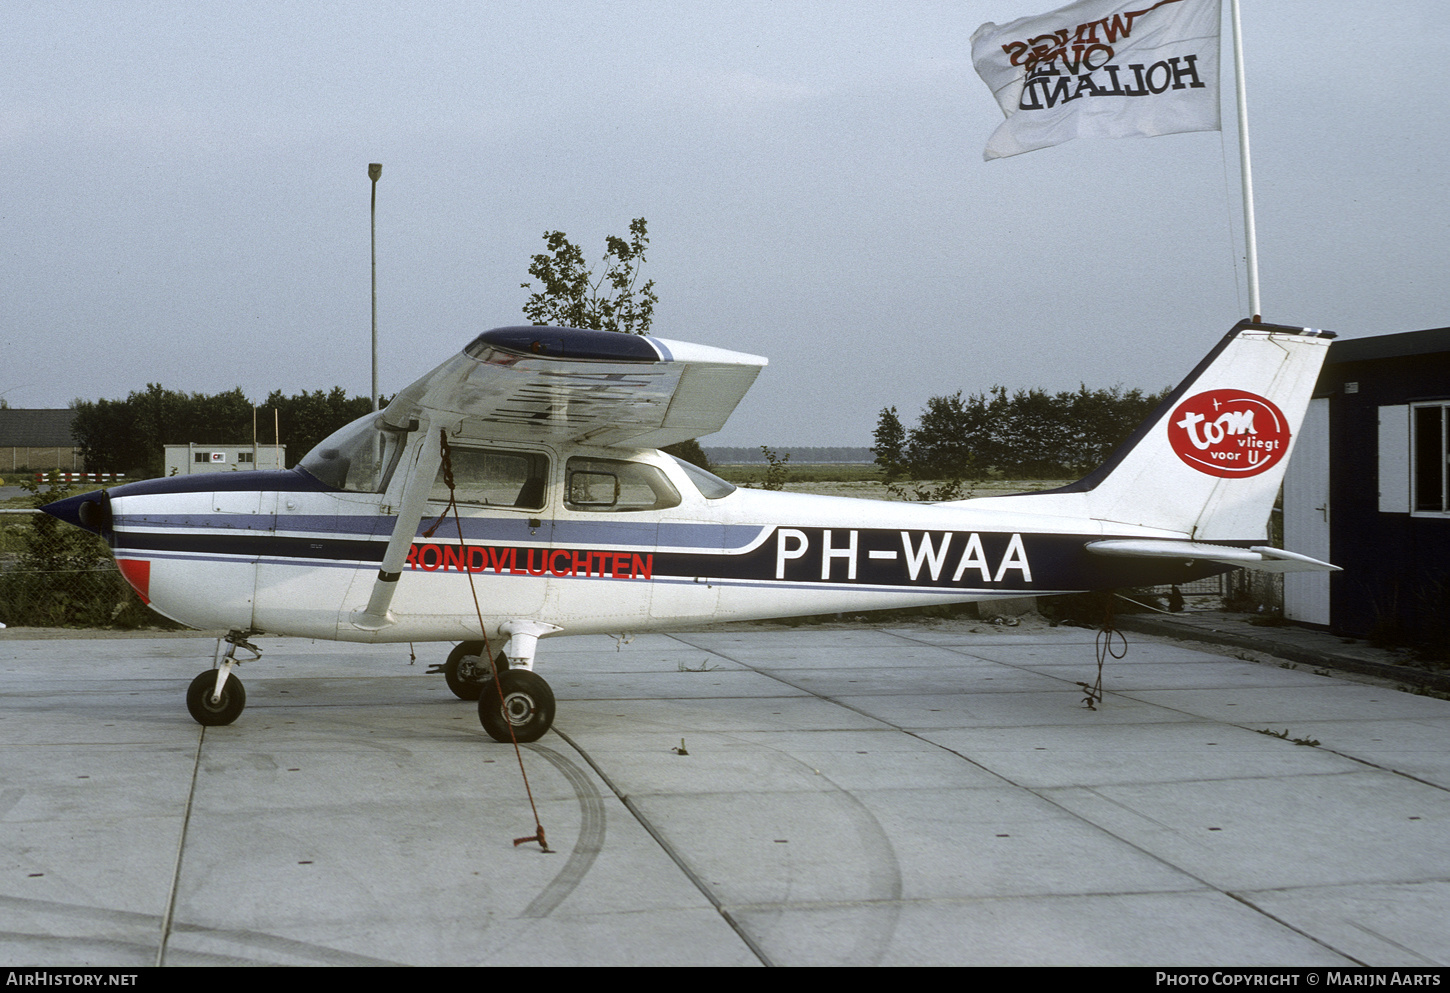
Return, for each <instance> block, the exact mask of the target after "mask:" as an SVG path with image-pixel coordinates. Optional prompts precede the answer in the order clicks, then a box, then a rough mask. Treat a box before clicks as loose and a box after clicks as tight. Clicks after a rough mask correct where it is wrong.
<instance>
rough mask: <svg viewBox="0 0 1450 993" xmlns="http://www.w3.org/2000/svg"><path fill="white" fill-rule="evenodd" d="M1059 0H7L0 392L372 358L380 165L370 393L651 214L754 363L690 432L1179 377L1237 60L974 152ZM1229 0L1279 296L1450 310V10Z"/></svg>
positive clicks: (308, 373)
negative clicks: (539, 260)
mask: <svg viewBox="0 0 1450 993" xmlns="http://www.w3.org/2000/svg"><path fill="white" fill-rule="evenodd" d="M1054 6H1060V4H1057V3H1054V2H1052V0H1048V2H1044V3H1038V2H1030V0H1028V2H1024V0H958V2H954V3H933V2H913V0H888V2H883V3H871V2H848V0H836V2H827V3H806V2H788V0H787V2H773V3H741V2H734V3H731V4H728V5H727V4H723V3H690V2H682V0H671V2H658V3H655V2H644V0H639V2H605V0H594V2H584V0H580V2H567V0H529V2H527V3H507V2H491V3H484V2H469V3H443V2H428V3H366V2H348V3H320V2H313V3H308V2H286V3H248V4H210V3H201V2H169V3H140V2H126V3H119V2H118V3H105V2H97V0H91V2H83V3H64V2H54V0H48V2H44V3H33V4H32V3H24V2H18V0H9V2H7V3H6V4H5V15H6V17H5V19H6V30H5V32H4V34H3V37H0V167H3V180H0V183H3V187H0V188H3V190H4V193H3V197H0V232H3V237H0V250H3V253H4V255H3V265H0V396H3V397H4V398H5V399H6V400H7V401H8V402H9V403H10V404H11V405H12V406H16V407H50V406H64V405H65V404H67V403H68V402H69V401H70V400H72V399H73V398H76V397H82V398H90V399H94V398H98V397H123V396H125V395H126V394H127V393H128V392H129V391H131V390H133V389H140V388H143V387H144V386H145V384H146V383H147V382H160V383H162V384H164V385H165V386H167V387H170V388H173V389H181V390H187V391H202V392H215V391H218V390H225V389H230V388H232V387H234V386H240V387H241V388H242V389H243V390H244V391H246V392H247V394H248V395H249V396H251V397H253V398H254V399H261V398H262V397H263V396H264V395H265V394H266V393H267V392H269V391H270V390H273V389H281V390H283V391H285V392H287V393H289V394H290V393H294V392H296V391H298V390H312V389H319V388H321V389H327V388H330V387H332V386H334V385H339V384H340V385H342V386H344V387H345V388H347V389H348V390H349V391H350V392H356V393H366V392H367V388H368V379H369V369H370V366H369V352H368V336H369V328H370V310H369V307H370V293H369V282H368V193H369V182H368V178H367V164H368V163H369V162H374V161H377V162H382V163H383V164H384V169H383V177H382V180H381V182H380V183H379V184H378V242H379V247H378V268H379V326H380V336H381V338H382V342H383V344H382V349H381V353H382V366H383V372H382V382H381V388H382V390H383V391H384V392H389V393H390V392H393V391H396V390H397V389H399V388H401V387H402V386H404V385H406V384H407V383H408V382H410V381H411V380H413V379H415V378H416V377H417V376H419V375H421V374H422V373H423V372H425V371H427V370H428V369H429V368H431V367H432V366H433V365H435V364H436V363H438V362H440V361H442V359H443V358H445V357H446V356H447V355H449V354H451V353H452V352H455V351H457V350H458V348H460V347H461V346H462V345H463V344H464V343H466V342H467V341H468V340H469V339H470V338H472V337H473V336H474V335H475V334H477V333H478V332H479V331H481V330H484V329H487V328H489V327H494V326H498V325H501V324H512V323H521V322H522V316H521V309H520V308H521V307H522V304H523V302H524V299H525V297H526V296H527V292H526V291H525V290H522V289H520V288H519V284H520V283H521V282H523V281H524V280H526V279H527V278H528V274H527V269H528V261H529V257H530V256H531V255H532V254H533V253H535V252H537V251H540V250H541V249H542V245H543V242H542V237H541V236H542V234H543V233H544V232H545V231H547V230H553V229H562V230H564V231H566V232H568V233H569V234H570V236H571V237H573V238H574V239H575V240H576V241H577V242H579V243H581V244H582V245H583V247H584V248H585V249H586V251H587V253H588V255H589V256H590V257H591V258H593V259H596V260H597V259H598V257H599V256H600V255H601V254H602V252H603V242H604V237H605V236H606V235H607V234H623V233H625V231H626V230H627V227H628V224H629V220H630V218H632V217H638V216H643V217H646V218H648V220H649V230H650V235H651V244H650V255H649V263H648V265H647V267H646V274H647V275H648V276H649V277H652V278H653V279H655V280H656V283H657V287H658V292H659V295H660V307H659V310H658V312H657V315H656V320H655V327H654V331H655V333H656V334H658V335H660V336H662V337H671V338H679V339H684V340H687V341H699V342H703V343H706V344H711V345H717V346H721V347H725V348H733V349H739V350H742V351H748V352H755V353H759V354H763V355H766V356H769V358H770V360H771V365H770V367H769V368H768V369H767V370H766V371H765V372H764V373H763V374H762V376H761V378H760V380H759V381H758V382H757V384H756V386H755V388H754V389H753V390H752V392H751V393H750V395H749V396H747V398H746V400H745V401H744V403H743V404H742V405H741V408H740V409H739V410H738V411H737V413H736V416H735V418H734V419H733V420H732V421H731V423H730V424H729V425H728V426H727V427H726V429H725V430H724V431H723V432H721V433H719V434H717V435H714V436H711V438H709V439H707V440H706V444H711V443H714V444H739V445H754V444H760V443H771V444H775V445H778V446H785V447H787V448H788V447H789V446H790V445H833V444H869V441H870V435H871V430H872V428H873V426H874V424H875V421H876V416H877V413H878V411H879V410H880V409H881V407H883V406H885V405H888V404H894V405H896V406H897V407H898V408H900V410H901V412H902V414H903V415H904V417H905V418H906V419H908V420H914V417H915V414H916V412H917V411H918V410H919V409H920V407H921V404H922V403H923V402H924V400H925V399H926V398H927V397H928V396H931V395H933V394H940V393H949V392H953V391H955V390H958V389H964V390H967V391H969V392H975V391H978V390H983V389H986V388H988V387H990V386H991V385H992V384H994V383H1002V384H1004V385H1006V386H1008V387H1012V388H1017V387H1027V386H1043V387H1047V388H1049V389H1064V388H1073V387H1076V386H1077V384H1078V383H1079V382H1083V383H1086V384H1087V385H1088V386H1090V387H1098V386H1111V385H1114V384H1123V385H1126V386H1142V387H1145V388H1158V387H1161V386H1165V385H1168V384H1170V383H1172V382H1176V381H1177V379H1178V378H1180V377H1181V376H1182V375H1183V374H1184V373H1185V372H1186V371H1187V370H1188V369H1189V368H1190V367H1191V366H1192V365H1193V363H1194V362H1195V361H1196V360H1197V359H1198V358H1199V356H1200V355H1201V354H1202V353H1203V352H1205V351H1206V350H1207V349H1208V348H1209V347H1210V346H1211V345H1212V343H1213V342H1214V341H1215V340H1217V338H1218V337H1219V336H1220V335H1221V334H1222V333H1223V332H1224V331H1225V330H1227V328H1228V327H1229V326H1230V325H1232V324H1233V322H1234V321H1235V320H1237V319H1238V318H1240V317H1242V316H1246V311H1247V306H1248V304H1247V299H1246V298H1247V292H1246V290H1245V288H1244V285H1245V276H1244V265H1243V261H1242V254H1243V248H1242V246H1243V241H1242V233H1241V227H1242V221H1241V214H1240V207H1239V199H1238V197H1239V194H1238V189H1239V187H1238V164H1237V161H1238V160H1237V156H1238V151H1237V140H1236V136H1235V134H1234V131H1233V127H1234V124H1233V121H1234V118H1233V115H1232V92H1231V90H1228V89H1226V92H1225V93H1224V94H1223V101H1224V104H1225V108H1226V113H1225V127H1226V128H1227V129H1228V130H1227V131H1226V132H1225V133H1223V134H1219V133H1196V134H1182V135H1172V136H1167V137H1161V138H1152V139H1132V140H1122V141H1103V140H1092V141H1078V142H1073V143H1069V144H1067V145H1062V146H1058V147H1056V148H1050V149H1045V150H1042V151H1037V152H1032V153H1029V154H1026V155H1021V156H1017V157H1014V158H1010V159H1004V160H998V161H994V162H990V163H985V162H983V161H982V149H983V146H984V145H985V143H986V141H987V138H988V136H989V135H990V134H991V132H992V130H993V129H994V128H995V127H996V126H997V124H998V123H1000V121H1001V113H1000V111H998V109H997V107H996V104H995V103H994V101H993V100H992V97H991V94H990V92H989V91H988V90H987V88H986V86H985V85H983V83H982V82H981V81H980V79H978V77H977V76H976V73H975V72H974V70H973V69H972V65H971V58H970V44H969V39H970V37H971V34H972V32H973V31H974V30H975V29H976V28H977V27H978V26H979V25H980V24H981V23H983V22H984V21H995V22H997V23H999V24H1002V23H1005V22H1007V21H1009V20H1012V19H1014V18H1017V17H1023V16H1027V15H1032V14H1041V13H1045V12H1047V10H1049V9H1050V8H1052V7H1054ZM1244 7H1245V10H1244V15H1243V18H1244V34H1245V45H1246V49H1247V58H1248V73H1247V75H1248V81H1249V117H1250V124H1251V127H1252V142H1253V153H1254V178H1255V186H1256V193H1257V197H1258V227H1259V239H1260V246H1259V255H1260V268H1261V277H1262V293H1263V308H1264V316H1265V318H1266V319H1267V320H1270V321H1276V322H1280V323H1289V324H1304V325H1310V326H1315V327H1323V328H1329V329H1332V330H1335V331H1338V332H1340V333H1341V334H1343V335H1346V336H1362V335H1370V334H1384V333H1391V332H1396V331H1406V330H1415V329H1419V328H1426V327H1441V326H1444V325H1447V324H1450V304H1447V302H1446V299H1445V296H1446V295H1445V285H1446V270H1447V266H1446V256H1447V235H1450V195H1447V194H1450V189H1447V187H1450V182H1447V176H1450V170H1447V168H1446V166H1445V163H1446V162H1447V161H1450V101H1447V100H1446V97H1445V94H1446V93H1447V90H1450V87H1447V83H1450V71H1447V68H1446V60H1445V55H1446V53H1447V52H1450V44H1447V43H1450V28H1447V19H1446V17H1445V16H1444V7H1443V5H1442V4H1440V3H1438V2H1432V0H1384V2H1381V3H1377V4H1374V5H1368V6H1367V5H1365V4H1363V3H1357V2H1350V0H1319V2H1316V3H1314V4H1312V5H1311V4H1297V3H1295V4H1285V3H1268V2H1262V0H1245V3H1244ZM1310 11H1312V14H1311V13H1309V12H1310ZM1367 11H1370V12H1372V13H1367ZM1225 25H1227V0H1225ZM1224 52H1225V55H1224V59H1225V62H1224V66H1225V77H1226V78H1227V77H1228V69H1229V61H1228V60H1229V46H1228V44H1227V38H1225V46H1224ZM283 440H284V441H285V440H286V439H285V438H284V439H283Z"/></svg>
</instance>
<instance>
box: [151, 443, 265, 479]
mask: <svg viewBox="0 0 1450 993" xmlns="http://www.w3.org/2000/svg"><path fill="white" fill-rule="evenodd" d="M286 463H287V446H286V445H197V444H190V445H167V446H166V475H168V476H189V475H191V474H192V473H197V472H237V471H239V470H242V469H284V468H286Z"/></svg>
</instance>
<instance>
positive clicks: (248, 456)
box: [237, 452, 252, 462]
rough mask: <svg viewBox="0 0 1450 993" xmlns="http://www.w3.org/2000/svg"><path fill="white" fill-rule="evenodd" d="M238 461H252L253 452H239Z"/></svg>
mask: <svg viewBox="0 0 1450 993" xmlns="http://www.w3.org/2000/svg"><path fill="white" fill-rule="evenodd" d="M237 461H238V462H250V461H252V453H251V452H238V453H237Z"/></svg>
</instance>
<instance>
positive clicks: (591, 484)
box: [564, 458, 680, 513]
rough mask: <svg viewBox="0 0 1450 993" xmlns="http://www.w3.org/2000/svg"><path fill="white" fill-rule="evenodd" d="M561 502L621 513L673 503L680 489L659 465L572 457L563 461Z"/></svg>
mask: <svg viewBox="0 0 1450 993" xmlns="http://www.w3.org/2000/svg"><path fill="white" fill-rule="evenodd" d="M566 476H567V478H566V480H565V484H564V506H566V507H568V508H569V509H570V510H582V511H593V512H596V513H623V512H627V511H639V510H665V509H667V508H670V507H677V506H679V503H680V493H679V491H678V490H676V489H675V487H674V486H673V485H672V484H671V483H670V481H669V479H668V478H667V477H666V476H665V474H664V472H662V471H661V470H660V469H659V468H657V467H655V466H652V465H649V464H647V463H644V462H625V461H623V460H620V459H588V458H573V459H570V460H569V462H568V465H567V473H566Z"/></svg>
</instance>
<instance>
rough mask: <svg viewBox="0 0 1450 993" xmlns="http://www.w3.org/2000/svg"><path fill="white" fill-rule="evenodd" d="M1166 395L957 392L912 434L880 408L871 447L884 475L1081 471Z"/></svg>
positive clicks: (999, 389) (1048, 475)
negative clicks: (993, 471) (873, 441)
mask: <svg viewBox="0 0 1450 993" xmlns="http://www.w3.org/2000/svg"><path fill="white" fill-rule="evenodd" d="M1168 392H1169V391H1168V390H1167V389H1166V388H1165V389H1163V390H1161V391H1159V392H1157V393H1144V392H1143V391H1142V390H1136V389H1135V390H1123V389H1122V388H1121V387H1116V386H1115V387H1113V388H1112V389H1107V390H1089V389H1088V388H1087V387H1086V386H1083V387H1080V388H1079V389H1078V390H1077V391H1076V392H1066V391H1064V392H1061V393H1048V392H1047V391H1046V390H1041V389H1034V390H1018V391H1017V392H1016V393H1008V392H1007V389H1006V387H1003V386H994V387H993V388H992V389H991V390H989V391H988V392H987V393H977V394H974V395H971V396H964V395H963V394H962V393H961V392H957V393H955V394H953V395H951V396H937V397H932V398H931V399H930V400H928V401H927V403H926V409H925V410H923V411H922V412H921V417H920V418H919V420H918V421H917V425H916V427H914V428H911V429H910V430H909V431H908V430H906V429H905V427H903V425H902V423H901V419H900V418H899V417H898V416H897V413H896V408H895V407H887V408H885V409H884V410H882V411H881V416H880V419H879V420H878V421H877V423H876V432H875V436H874V437H875V442H876V444H875V446H873V448H872V451H873V452H874V453H875V455H876V463H877V464H878V465H880V466H882V467H883V468H884V469H885V470H886V473H887V476H888V477H889V478H913V479H951V478H958V479H968V478H971V477H973V476H982V475H984V474H985V473H987V472H988V471H989V470H997V471H999V472H1001V473H1004V474H1006V475H1008V476H1018V477H1036V478H1042V479H1053V478H1062V477H1070V476H1078V475H1082V474H1084V473H1086V472H1088V471H1089V470H1091V469H1093V468H1095V467H1096V466H1098V465H1101V464H1102V462H1103V461H1104V460H1105V459H1106V458H1107V457H1108V455H1109V454H1111V453H1112V451H1113V449H1114V448H1116V447H1117V446H1118V444H1119V443H1121V442H1122V441H1123V440H1124V439H1126V438H1127V437H1128V435H1129V434H1131V433H1132V431H1133V429H1134V428H1135V427H1137V426H1138V425H1139V424H1140V423H1142V421H1143V420H1144V419H1145V418H1146V417H1147V416H1148V415H1149V414H1150V413H1152V411H1153V409H1154V408H1155V407H1157V406H1158V404H1159V403H1161V402H1162V401H1163V399H1164V397H1166V396H1167V395H1168Z"/></svg>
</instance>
